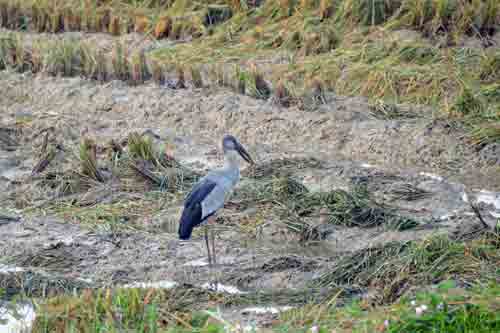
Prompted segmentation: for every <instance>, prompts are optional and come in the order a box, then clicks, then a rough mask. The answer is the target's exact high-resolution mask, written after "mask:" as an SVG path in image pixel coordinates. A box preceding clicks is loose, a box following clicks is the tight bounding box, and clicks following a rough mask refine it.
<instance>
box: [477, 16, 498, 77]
mask: <svg viewBox="0 0 500 333" xmlns="http://www.w3.org/2000/svg"><path fill="white" fill-rule="evenodd" d="M499 10H500V9H499ZM479 78H480V79H481V80H482V81H484V82H498V80H500V52H498V51H497V52H495V53H487V54H485V55H484V56H483V58H482V60H481V64H480V71H479Z"/></svg>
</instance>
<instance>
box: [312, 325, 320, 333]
mask: <svg viewBox="0 0 500 333" xmlns="http://www.w3.org/2000/svg"><path fill="white" fill-rule="evenodd" d="M311 333H319V327H318V326H313V327H311Z"/></svg>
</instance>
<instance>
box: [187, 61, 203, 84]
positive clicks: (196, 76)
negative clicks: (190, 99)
mask: <svg viewBox="0 0 500 333" xmlns="http://www.w3.org/2000/svg"><path fill="white" fill-rule="evenodd" d="M189 72H190V74H191V83H192V84H193V86H194V87H195V88H203V79H202V77H201V70H200V67H199V66H195V65H192V66H190V67H189Z"/></svg>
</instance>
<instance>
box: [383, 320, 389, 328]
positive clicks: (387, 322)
mask: <svg viewBox="0 0 500 333" xmlns="http://www.w3.org/2000/svg"><path fill="white" fill-rule="evenodd" d="M384 327H389V319H386V320H384Z"/></svg>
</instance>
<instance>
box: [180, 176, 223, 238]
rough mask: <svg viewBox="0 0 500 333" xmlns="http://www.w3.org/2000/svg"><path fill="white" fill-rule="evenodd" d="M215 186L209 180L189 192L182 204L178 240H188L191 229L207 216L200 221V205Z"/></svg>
mask: <svg viewBox="0 0 500 333" xmlns="http://www.w3.org/2000/svg"><path fill="white" fill-rule="evenodd" d="M216 185H217V184H216V183H215V182H213V181H211V180H208V179H205V180H203V181H201V182H199V183H198V184H196V185H195V187H194V188H193V189H192V190H191V193H189V195H188V196H187V197H186V200H185V202H184V210H183V211H182V216H181V221H180V223H179V238H180V239H189V238H190V237H191V233H192V232H193V228H195V227H197V226H198V225H200V224H201V223H202V222H203V221H204V220H205V219H206V218H208V216H206V217H205V218H204V219H202V208H201V203H202V201H203V199H205V198H206V197H207V195H209V194H210V192H212V190H213V189H214V188H215V186H216Z"/></svg>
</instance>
